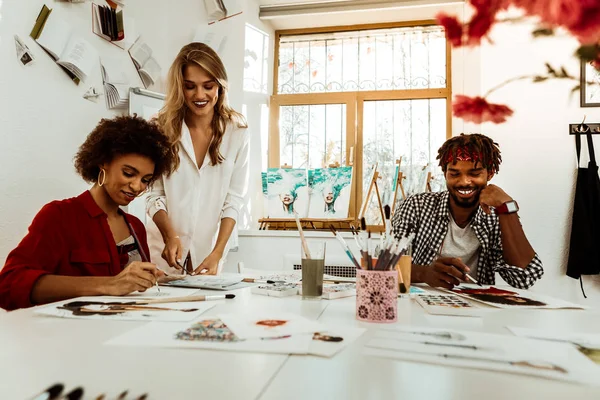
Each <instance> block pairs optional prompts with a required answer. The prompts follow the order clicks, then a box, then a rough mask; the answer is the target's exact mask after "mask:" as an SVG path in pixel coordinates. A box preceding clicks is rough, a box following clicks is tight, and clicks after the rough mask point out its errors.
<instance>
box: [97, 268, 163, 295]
mask: <svg viewBox="0 0 600 400" xmlns="http://www.w3.org/2000/svg"><path fill="white" fill-rule="evenodd" d="M164 275H165V273H164V272H163V271H161V270H159V269H158V268H156V265H154V264H152V263H148V262H141V261H134V262H132V263H131V264H129V265H128V266H127V267H126V268H125V269H124V270H123V271H121V272H120V273H119V275H117V276H112V277H110V278H108V281H107V283H106V289H105V290H104V291H105V292H106V293H105V294H107V295H110V296H123V295H126V294H129V293H132V292H135V291H139V292H144V291H146V289H148V288H150V287H152V286H154V285H155V283H156V280H157V279H158V278H159V277H161V276H164Z"/></svg>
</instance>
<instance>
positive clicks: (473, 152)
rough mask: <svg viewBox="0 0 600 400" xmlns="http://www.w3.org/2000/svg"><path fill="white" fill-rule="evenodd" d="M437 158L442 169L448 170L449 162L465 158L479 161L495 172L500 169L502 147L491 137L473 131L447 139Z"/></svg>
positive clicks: (490, 171)
mask: <svg viewBox="0 0 600 400" xmlns="http://www.w3.org/2000/svg"><path fill="white" fill-rule="evenodd" d="M436 159H437V160H440V164H439V165H440V167H442V171H444V173H445V172H446V168H447V167H448V164H449V163H453V164H454V163H455V162H457V161H461V160H463V159H468V160H472V161H474V162H477V161H479V162H480V163H481V164H482V165H483V166H484V167H485V168H487V170H488V172H489V173H492V174H495V173H497V172H498V171H500V163H501V162H502V157H501V156H500V148H499V147H498V143H496V142H494V141H493V140H492V139H490V138H489V137H487V136H485V135H482V134H479V133H473V134H469V135H465V134H464V133H461V134H460V136H455V137H453V138H450V139H448V140H446V142H445V143H444V144H443V145H442V147H440V149H439V150H438V155H437V157H436Z"/></svg>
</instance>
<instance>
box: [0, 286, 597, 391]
mask: <svg viewBox="0 0 600 400" xmlns="http://www.w3.org/2000/svg"><path fill="white" fill-rule="evenodd" d="M200 293H203V291H200ZM206 293H208V292H206ZM211 293H213V294H214V292H211ZM234 293H235V294H236V295H237V296H236V298H235V299H234V300H228V301H221V302H218V303H217V305H216V306H215V307H214V308H213V309H211V310H209V311H208V312H207V313H210V314H211V315H214V314H218V313H228V312H236V313H243V312H249V311H252V310H260V309H263V310H273V311H285V312H292V313H296V314H299V315H302V316H304V317H306V318H309V319H314V320H319V321H322V322H324V323H327V324H333V325H339V326H349V327H362V328H366V329H367V331H366V332H365V333H364V334H363V335H362V336H361V337H360V338H359V339H358V340H357V341H356V342H354V343H353V344H351V345H350V346H349V347H347V348H345V349H344V350H342V351H341V352H340V353H338V354H337V355H336V356H334V357H332V358H322V357H316V356H287V355H276V354H258V353H256V354H255V353H234V352H227V351H214V350H200V349H193V350H189V349H170V348H155V347H153V348H144V347H122V346H107V345H104V342H106V341H107V340H108V339H110V338H112V337H115V336H117V335H119V334H121V333H124V332H126V331H128V330H130V329H133V328H135V327H137V326H140V325H142V324H144V323H145V322H135V321H110V320H81V319H66V318H65V319H61V318H54V317H46V316H41V315H36V314H34V313H33V309H25V310H18V311H13V312H9V313H2V314H0V343H2V345H1V346H0V360H2V362H1V366H0V368H1V370H0V399H10V400H12V399H15V400H18V399H29V398H31V397H32V396H33V395H35V394H36V393H37V392H39V391H41V390H43V389H44V388H46V387H48V386H50V385H51V384H53V383H55V382H63V383H65V384H66V386H67V387H69V388H72V387H75V386H78V385H81V386H83V387H84V389H85V391H86V394H87V396H86V397H85V398H86V399H95V398H96V396H97V395H99V394H100V393H106V394H107V399H111V398H116V395H117V394H118V393H121V392H122V391H123V390H125V389H128V390H129V393H130V397H128V398H130V399H135V398H137V396H139V395H140V394H142V393H146V392H147V393H149V394H150V396H149V397H148V398H149V399H169V400H178V399H197V398H205V397H209V398H216V399H261V400H280V399H344V400H345V399H384V398H385V399H393V398H405V399H411V400H413V399H481V398H482V397H485V400H493V399H538V398H539V399H561V400H564V399H566V398H577V399H580V400H582V399H595V400H597V399H600V389H597V388H590V387H585V386H581V385H576V384H572V383H565V382H559V381H553V380H548V379H540V378H533V377H527V376H519V375H516V374H507V373H500V372H493V371H485V370H473V369H467V368H455V367H445V366H440V365H433V364H422V363H416V362H408V361H401V360H393V359H384V358H378V357H373V356H367V355H364V344H365V343H366V342H367V341H368V340H369V338H370V337H371V336H372V335H373V333H374V331H375V330H376V329H378V328H380V327H381V325H379V324H372V323H363V322H360V321H358V320H356V318H355V315H354V312H355V298H354V297H349V298H344V299H337V300H316V301H315V300H310V301H309V300H302V299H301V297H300V296H293V297H285V298H273V297H268V296H261V295H253V294H251V293H250V290H249V288H245V289H240V290H236V291H235V292H234ZM398 315H399V319H398V322H397V323H396V324H395V325H396V326H407V325H412V326H422V327H437V328H451V329H462V330H471V331H478V332H487V333H500V334H507V335H510V334H511V333H510V332H509V331H508V330H507V329H506V326H509V325H512V326H521V327H528V328H537V329H544V330H546V329H548V330H561V331H565V330H567V331H572V332H581V333H598V332H600V312H599V311H598V310H596V309H592V310H501V311H497V312H493V313H489V315H486V316H485V317H483V318H469V317H450V316H434V315H429V314H426V313H425V311H424V310H423V309H422V308H421V307H420V306H419V305H418V304H417V303H416V302H415V301H413V300H411V299H409V298H401V299H399V300H398ZM393 326H394V324H391V325H390V324H386V325H385V327H386V328H388V327H393ZM599 379H600V376H599ZM111 396H112V397H111Z"/></svg>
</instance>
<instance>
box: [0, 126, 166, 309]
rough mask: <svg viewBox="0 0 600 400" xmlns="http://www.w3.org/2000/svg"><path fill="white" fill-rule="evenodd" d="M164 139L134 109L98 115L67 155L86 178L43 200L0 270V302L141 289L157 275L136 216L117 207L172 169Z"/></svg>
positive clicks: (10, 304) (25, 303)
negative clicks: (72, 189)
mask: <svg viewBox="0 0 600 400" xmlns="http://www.w3.org/2000/svg"><path fill="white" fill-rule="evenodd" d="M173 165H174V163H173V157H172V155H171V153H170V152H169V141H168V139H167V137H166V136H164V135H163V134H162V132H161V131H160V130H159V128H158V127H157V126H156V125H155V124H153V123H150V122H147V121H145V120H143V119H141V118H137V117H117V118H114V119H103V120H102V121H100V123H99V124H98V126H96V128H95V129H94V130H93V131H92V133H90V134H89V136H88V137H87V139H86V141H85V142H84V143H83V144H82V145H81V147H80V148H79V151H78V152H77V155H76V156H75V169H76V170H77V172H78V173H79V175H81V177H82V178H83V179H84V180H86V181H87V182H90V183H93V186H92V188H91V189H90V190H86V191H85V192H83V193H82V194H80V195H79V196H77V197H74V198H70V199H66V200H60V201H53V202H51V203H48V204H46V205H45V206H44V207H43V208H42V209H41V210H40V212H39V213H38V214H37V215H36V216H35V218H34V219H33V222H32V223H31V226H30V227H29V232H28V233H27V235H26V236H25V238H23V240H22V241H21V243H19V245H18V246H17V248H16V249H14V250H13V251H11V252H10V254H9V255H8V257H7V259H6V264H5V265H4V268H3V269H2V271H0V307H2V308H4V309H7V310H13V309H16V308H23V307H30V306H32V305H36V304H43V303H49V302H53V301H58V300H63V299H68V298H72V297H79V296H95V295H113V296H120V295H125V294H128V293H131V292H135V291H144V290H146V289H147V288H149V287H151V286H153V285H154V284H155V282H156V280H157V279H158V277H160V276H162V275H163V273H162V271H160V270H158V269H157V268H156V266H155V265H154V264H151V263H150V260H149V258H148V254H149V253H150V252H149V250H148V243H147V242H146V230H145V228H144V225H143V224H142V222H141V221H140V220H139V219H137V218H136V217H134V216H132V215H129V214H127V213H125V212H123V211H121V209H120V208H119V207H120V206H126V205H128V204H129V203H130V202H131V201H132V200H133V199H135V198H136V196H138V195H139V194H141V193H143V192H145V191H146V189H147V188H148V186H149V185H150V184H151V183H152V182H153V181H154V180H155V179H156V178H158V177H160V176H161V175H163V174H166V175H169V174H170V173H171V172H172V170H173Z"/></svg>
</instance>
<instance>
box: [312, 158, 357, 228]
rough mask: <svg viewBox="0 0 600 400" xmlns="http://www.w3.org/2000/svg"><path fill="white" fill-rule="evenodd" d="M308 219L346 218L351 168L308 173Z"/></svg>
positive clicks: (350, 186) (319, 170)
mask: <svg viewBox="0 0 600 400" xmlns="http://www.w3.org/2000/svg"><path fill="white" fill-rule="evenodd" d="M308 186H309V187H310V206H309V209H308V216H309V218H326V219H344V218H348V212H349V208H350V191H351V190H352V167H339V168H317V169H311V170H309V171H308Z"/></svg>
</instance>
